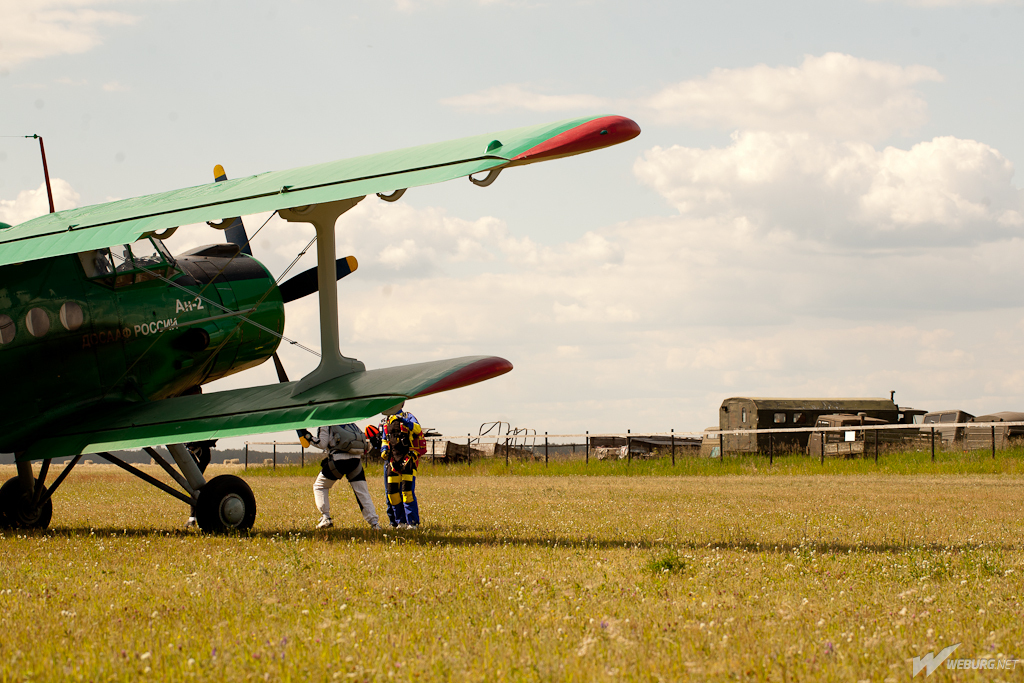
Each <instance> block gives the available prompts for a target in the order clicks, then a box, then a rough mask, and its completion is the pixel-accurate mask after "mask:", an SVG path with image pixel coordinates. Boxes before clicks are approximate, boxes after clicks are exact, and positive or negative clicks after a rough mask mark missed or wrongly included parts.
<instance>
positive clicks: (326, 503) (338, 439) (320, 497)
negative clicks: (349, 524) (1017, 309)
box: [299, 424, 380, 529]
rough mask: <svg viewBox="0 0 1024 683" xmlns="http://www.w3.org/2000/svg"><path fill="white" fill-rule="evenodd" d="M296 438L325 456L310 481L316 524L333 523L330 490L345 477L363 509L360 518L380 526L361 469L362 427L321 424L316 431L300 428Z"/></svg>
mask: <svg viewBox="0 0 1024 683" xmlns="http://www.w3.org/2000/svg"><path fill="white" fill-rule="evenodd" d="M299 438H300V439H302V440H304V441H305V442H306V443H308V444H310V445H311V446H316V447H317V448H319V449H320V450H322V451H324V452H325V453H327V457H326V458H324V459H323V461H321V463H320V473H319V474H318V475H317V476H316V481H314V482H313V502H314V503H316V507H317V509H318V510H319V511H320V514H321V517H320V522H319V523H318V524H317V525H316V528H317V529H326V528H328V527H330V526H333V525H334V522H333V521H332V520H331V500H330V490H331V487H332V486H334V484H335V482H337V481H338V480H339V479H341V478H342V477H345V478H346V479H348V483H349V485H350V486H351V487H352V492H353V493H355V494H356V503H358V505H359V511H360V512H362V513H363V519H365V520H366V523H367V524H369V525H370V526H371V527H372V528H374V529H379V528H380V523H379V520H378V518H377V509H376V508H375V507H374V505H373V499H372V498H370V489H369V487H368V486H367V485H366V472H365V471H364V470H363V462H362V455H363V452H364V451H365V450H366V442H365V441H364V440H363V432H362V430H361V429H359V427H357V426H356V425H354V424H343V425H332V426H330V427H320V428H319V429H317V432H316V435H312V434H310V433H309V432H308V431H305V430H303V431H301V432H299ZM303 445H305V444H303Z"/></svg>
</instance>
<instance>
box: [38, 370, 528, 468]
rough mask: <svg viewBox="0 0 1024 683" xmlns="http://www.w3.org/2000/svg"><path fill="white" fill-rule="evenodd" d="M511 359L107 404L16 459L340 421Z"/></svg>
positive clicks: (478, 377) (468, 380)
mask: <svg viewBox="0 0 1024 683" xmlns="http://www.w3.org/2000/svg"><path fill="white" fill-rule="evenodd" d="M511 369H512V364H511V363H509V362H508V361H507V360H505V359H504V358H497V357H494V356H467V357H464V358H455V359H452V360H442V361H431V362H427V363H417V364H415V365H403V366H399V367H394V368H383V369H380V370H368V371H364V372H354V373H352V374H349V375H345V376H343V377H338V378H337V379H333V380H330V381H327V382H324V383H323V384H320V385H318V386H316V387H314V388H312V389H310V390H308V391H306V392H304V393H303V394H301V395H300V396H298V397H293V396H292V395H291V392H292V389H293V388H294V386H295V384H296V383H295V382H284V383H282V384H271V385H268V386H262V387H251V388H248V389H234V390H232V391H220V392H216V393H213V394H200V395H196V396H181V397H178V398H169V399H166V400H163V401H154V402H152V403H144V404H141V405H134V406H130V407H126V408H124V409H122V410H120V411H114V412H111V411H109V409H107V410H105V411H104V412H103V413H100V414H93V415H88V416H84V417H83V419H82V420H79V421H78V422H76V423H74V424H72V425H70V426H68V427H65V428H63V429H61V430H58V431H57V433H56V434H55V435H53V436H50V437H47V438H45V439H41V440H39V441H36V442H35V443H34V444H32V445H31V446H30V447H29V448H28V450H26V451H25V452H24V453H23V454H21V456H20V457H19V459H20V460H37V459H40V458H59V457H63V456H67V455H78V454H80V453H100V452H103V451H111V450H120V449H124V448H142V447H144V446H162V445H166V444H169V443H187V442H189V441H203V440H206V439H220V438H226V437H229V436H245V435H247V434H262V433H266V432H276V431H283V430H287V429H301V428H304V427H319V426H322V425H332V424H344V423H346V422H355V421H357V420H364V419H366V418H368V417H372V416H374V415H376V414H378V413H380V412H381V411H383V410H387V409H388V408H391V407H393V406H395V405H397V404H398V403H401V402H402V401H404V400H406V399H411V398H416V397H417V396H427V395H429V394H436V393H438V392H441V391H448V390H449V389H457V388H459V387H464V386H467V385H470V384H475V383H477V382H482V381H484V380H487V379H491V378H492V377H497V376H498V375H502V374H505V373H506V372H508V371H509V370H511Z"/></svg>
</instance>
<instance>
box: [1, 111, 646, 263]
mask: <svg viewBox="0 0 1024 683" xmlns="http://www.w3.org/2000/svg"><path fill="white" fill-rule="evenodd" d="M639 134H640V128H639V126H637V125H636V123H634V122H633V121H631V120H630V119H627V118H624V117H621V116H602V117H586V118H581V119H571V120H568V121H559V122H557V123H550V124H545V125H541V126H530V127H527V128H516V129H513V130H507V131H502V132H500V133H491V134H487V135H476V136H473V137H468V138H462V139H461V140H452V141H450V142H441V143H436V144H432V145H424V146H421V147H410V148H408V149H403V150H397V151H394V152H385V153H383V154H373V155H370V156H364V157H356V158H354V159H346V160H343V161H332V162H329V163H326V164H317V165H314V166H304V167H302V168H296V169H292V170H290V171H273V172H270V173H261V174H259V175H254V176H250V177H248V178H238V179H235V180H225V181H223V182H214V183H210V184H207V185H198V186H196V187H190V188H185V189H182V190H173V191H171V192H161V193H158V194H151V195H145V196H142V197H135V198H133V199H123V200H120V201H116V202H109V203H107V204H96V205H94V206H86V207H82V208H80V209H69V210H67V211H60V212H57V213H52V214H47V215H45V216H40V217H39V218H35V219H32V220H30V221H26V222H25V223H22V224H20V225H17V226H15V227H13V228H7V229H4V230H0V266H3V265H7V264H9V263H19V262H22V261H32V260H35V259H41V258H47V257H50V256H59V255H61V254H73V253H77V252H80V251H86V250H89V249H100V248H103V247H108V246H110V245H112V244H126V243H131V242H134V241H135V240H136V239H138V238H139V237H140V236H141V235H143V234H145V233H147V232H150V231H153V230H164V229H167V228H172V227H175V226H178V225H187V224H190V223H201V222H203V221H213V220H221V219H223V218H224V217H225V216H242V215H248V214H252V213H260V212H263V211H275V210H278V209H287V208H292V207H298V206H306V205H308V204H320V203H324V202H330V201H337V200H341V199H350V198H353V197H362V196H365V195H369V194H372V193H376V192H380V193H387V192H392V191H394V190H398V189H402V188H407V187H415V186H419V185H429V184H432V183H439V182H442V181H445V180H451V179H453V178H459V177H462V176H467V175H471V174H473V173H479V172H481V171H487V170H491V169H495V168H500V167H505V166H518V165H522V164H529V163H534V162H537V161H544V160H547V159H554V158H558V157H563V156H571V155H573V154H581V153H583V152H588V151H591V150H594V149H600V148H602V147H608V146H611V145H614V144H617V143H619V142H625V141H626V140H630V139H632V138H634V137H636V136H637V135H639Z"/></svg>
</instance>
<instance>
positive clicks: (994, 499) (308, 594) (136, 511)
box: [0, 453, 1024, 681]
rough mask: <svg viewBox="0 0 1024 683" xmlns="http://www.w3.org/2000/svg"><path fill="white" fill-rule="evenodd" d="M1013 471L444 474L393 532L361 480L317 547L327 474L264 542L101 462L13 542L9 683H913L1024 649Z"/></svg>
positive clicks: (264, 524)
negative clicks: (316, 501) (42, 522)
mask: <svg viewBox="0 0 1024 683" xmlns="http://www.w3.org/2000/svg"><path fill="white" fill-rule="evenodd" d="M999 455H1000V457H998V458H997V459H996V461H995V462H994V463H993V461H992V460H991V459H990V458H984V457H977V458H975V459H964V458H960V460H957V461H954V460H953V459H952V458H951V459H949V460H947V461H943V460H942V459H941V458H940V462H938V463H936V464H934V465H933V464H931V463H930V459H929V458H928V457H927V455H924V456H923V457H922V454H916V455H915V454H907V455H904V456H900V457H902V458H903V460H900V459H899V458H898V457H895V456H894V457H892V458H890V459H889V461H888V462H887V463H886V462H883V464H882V465H881V466H880V467H879V468H878V470H876V469H875V466H874V463H873V462H872V463H870V465H868V463H865V462H857V461H845V462H842V461H840V462H828V463H826V466H825V468H824V469H823V468H822V467H821V466H820V465H819V464H818V463H817V461H813V462H811V461H809V460H808V459H806V458H787V459H783V461H781V462H779V463H777V464H776V465H775V466H773V468H771V470H770V471H767V470H768V468H766V467H764V466H763V464H761V463H760V462H759V461H755V460H748V461H743V460H737V461H734V462H726V463H719V462H708V461H701V462H693V461H688V462H685V463H684V462H680V463H679V465H677V467H676V469H675V471H673V470H672V469H671V468H670V465H668V464H667V463H666V462H662V461H657V462H643V463H637V462H634V463H633V464H632V465H630V466H628V467H626V466H625V465H624V463H591V464H590V465H589V466H587V467H585V468H583V470H584V471H582V472H581V471H580V468H581V467H582V464H579V465H577V464H576V463H560V464H554V465H551V466H549V467H548V468H547V471H546V472H545V470H544V467H543V464H517V465H514V466H513V468H512V475H511V476H508V475H503V474H502V473H505V472H506V470H505V469H504V464H503V463H500V464H498V463H489V462H483V463H475V464H474V465H472V466H465V465H463V466H457V467H444V468H443V467H437V468H432V467H429V466H425V467H424V468H423V469H422V471H421V477H420V479H419V482H418V492H419V496H420V500H421V508H422V515H423V518H424V529H422V530H420V531H414V532H392V531H388V532H384V533H380V532H373V531H370V530H369V529H368V528H366V527H365V525H363V523H362V520H361V518H360V517H359V514H358V511H357V510H356V507H355V503H354V501H353V498H352V494H351V492H350V491H349V490H348V489H347V487H343V486H339V487H336V488H335V489H334V491H333V496H332V504H333V507H334V511H335V522H336V524H338V527H336V528H335V529H333V530H331V531H329V532H326V533H324V532H314V531H312V529H311V527H312V525H313V524H314V523H315V521H316V519H317V514H316V512H315V510H314V508H313V503H312V493H311V484H312V478H313V472H314V471H315V470H314V469H313V468H307V469H306V470H305V471H304V472H301V473H299V472H297V469H298V468H279V469H278V470H277V471H276V472H273V471H269V470H265V469H262V468H261V469H259V470H250V471H249V472H248V473H247V474H245V476H246V478H247V479H248V481H249V482H250V484H251V485H252V487H253V489H254V491H255V492H256V497H257V501H258V504H259V506H260V509H259V517H258V519H257V523H256V529H255V531H254V533H252V534H250V535H248V536H244V537H208V536H201V535H199V534H197V533H195V532H190V531H184V530H182V528H181V527H182V526H183V523H184V521H185V517H186V516H187V510H185V509H184V506H183V505H182V504H181V503H179V502H177V501H175V500H173V499H172V498H170V497H169V496H166V495H165V494H162V493H160V492H158V491H156V490H155V489H152V488H150V487H148V486H147V485H145V484H143V483H141V482H138V481H137V480H135V479H133V478H130V477H128V476H127V475H125V474H123V473H121V472H120V471H118V470H115V469H114V468H112V467H110V466H91V467H81V468H80V469H79V470H76V472H75V473H74V474H73V475H72V476H71V477H70V478H69V479H68V481H67V483H66V484H65V485H64V487H62V489H61V491H60V492H59V493H58V495H57V496H56V497H55V504H54V519H53V524H52V528H51V529H50V530H48V531H46V532H38V533H30V534H25V533H10V532H8V533H7V534H6V535H5V537H4V538H3V539H2V540H0V548H2V553H3V562H2V564H0V623H2V627H3V635H2V636H0V680H90V681H92V680H138V679H144V680H221V679H226V680H275V681H305V680H317V681H330V680H341V681H349V680H355V681H362V680H374V681H376V680H379V681H390V680H451V681H463V680H473V681H505V680H510V681H512V680H514V681H519V680H526V681H533V680H537V681H549V680H559V681H561V680H572V681H577V680H578V681H589V680H645V681H646V680H650V681H674V680H685V679H693V680H705V679H712V680H724V679H743V680H772V681H791V680H844V681H846V680H853V681H858V680H872V681H885V680H892V681H900V680H905V679H909V678H910V675H911V664H910V659H911V658H912V657H914V656H920V655H923V654H925V653H927V652H928V651H930V650H936V651H937V650H940V649H941V648H943V647H946V646H947V645H952V644H955V643H963V644H962V645H961V646H960V648H959V649H958V650H957V652H956V654H955V655H954V657H962V658H976V657H999V658H1015V657H1016V656H1024V626H1022V619H1021V615H1022V609H1021V602H1022V598H1024V579H1022V573H1024V552H1022V550H1024V548H1022V544H1021V533H1022V530H1024V524H1022V513H1024V507H1022V495H1021V487H1022V485H1024V468H1022V467H1021V464H1022V462H1024V458H1022V457H1021V456H1020V454H1016V453H1011V454H1003V453H1000V454H999ZM716 467H717V468H718V469H717V470H716V469H715V468H716ZM0 469H4V470H7V471H3V472H0V474H3V475H4V477H7V476H11V475H13V467H9V468H0ZM233 471H234V470H233ZM680 472H681V473H682V474H681V475H680V474H679V473H680ZM716 473H717V474H719V475H723V476H706V475H709V474H716ZM579 474H587V475H592V476H573V475H579ZM596 475H600V476H596ZM696 475H704V476H696ZM373 478H374V479H375V480H377V483H375V484H374V485H373V486H372V487H371V490H372V492H373V493H374V497H375V500H376V501H377V503H378V508H379V511H380V512H381V513H383V510H382V509H381V507H382V505H383V494H382V491H381V490H380V489H382V488H383V485H382V484H380V483H379V479H377V477H373ZM922 675H923V674H922ZM1022 676H1024V664H1021V665H1020V666H1019V667H1018V668H1017V669H1016V670H1014V671H983V672H982V671H956V672H953V671H947V670H946V669H945V668H942V669H939V670H938V671H937V672H936V673H935V674H934V675H933V676H932V677H931V679H930V680H938V679H943V680H950V679H951V678H953V677H956V679H957V680H1000V679H1005V680H1011V679H1019V678H1020V677H1022Z"/></svg>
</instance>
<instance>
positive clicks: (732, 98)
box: [441, 52, 942, 140]
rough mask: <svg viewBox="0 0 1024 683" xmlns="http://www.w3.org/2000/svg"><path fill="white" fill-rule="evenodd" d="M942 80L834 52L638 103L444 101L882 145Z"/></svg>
mask: <svg viewBox="0 0 1024 683" xmlns="http://www.w3.org/2000/svg"><path fill="white" fill-rule="evenodd" d="M941 80H942V76H941V75H940V74H939V72H937V71H936V70H935V69H932V68H931V67H926V66H900V65H897V64H890V63H886V62H878V61H872V60H869V59H861V58H858V57H853V56H851V55H846V54H840V53H836V52H830V53H827V54H824V55H822V56H820V57H816V56H811V55H808V56H806V57H805V58H804V61H803V63H802V64H801V65H800V66H796V67H789V66H778V67H770V66H767V65H765V64H759V65H757V66H753V67H747V68H741V69H715V70H713V71H712V72H711V73H710V74H709V75H708V76H707V77H705V78H697V79H692V80H688V81H682V82H680V83H676V84H673V85H670V86H668V87H665V88H663V89H662V90H661V91H660V92H658V93H656V94H654V95H653V96H651V97H646V98H641V99H638V100H632V101H631V100H615V99H611V98H606V97H598V96H594V95H586V94H566V95H557V94H542V93H541V92H539V91H538V89H537V88H536V87H535V86H531V85H530V84H527V83H511V84H506V85H499V86H494V87H491V88H487V89H485V90H481V91H479V92H476V93H471V94H467V95H460V96H457V97H449V98H445V99H443V100H441V103H442V104H444V105H447V106H450V107H454V108H458V109H464V110H469V111H478V112H495V111H504V110H509V109H526V110H529V111H539V112H556V111H573V110H581V109H582V110H594V109H605V108H610V107H622V108H624V109H647V110H649V111H650V112H651V114H652V115H654V116H656V117H658V118H660V119H661V120H662V121H665V122H670V123H677V124H682V125H687V126H695V127H698V128H718V129H723V130H734V129H737V128H740V129H754V130H764V131H788V132H809V133H814V134H818V135H824V136H828V137H836V138H839V139H844V140H846V139H851V140H852V139H866V140H880V139H884V138H886V137H888V136H889V135H891V134H892V133H893V132H896V131H900V132H904V133H906V132H908V131H911V130H913V129H915V128H917V127H918V126H920V125H921V124H923V123H925V122H926V121H927V119H928V105H927V103H926V102H925V100H924V97H923V96H922V95H921V93H920V92H918V91H916V90H914V86H916V85H918V84H920V83H925V82H934V81H941Z"/></svg>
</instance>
